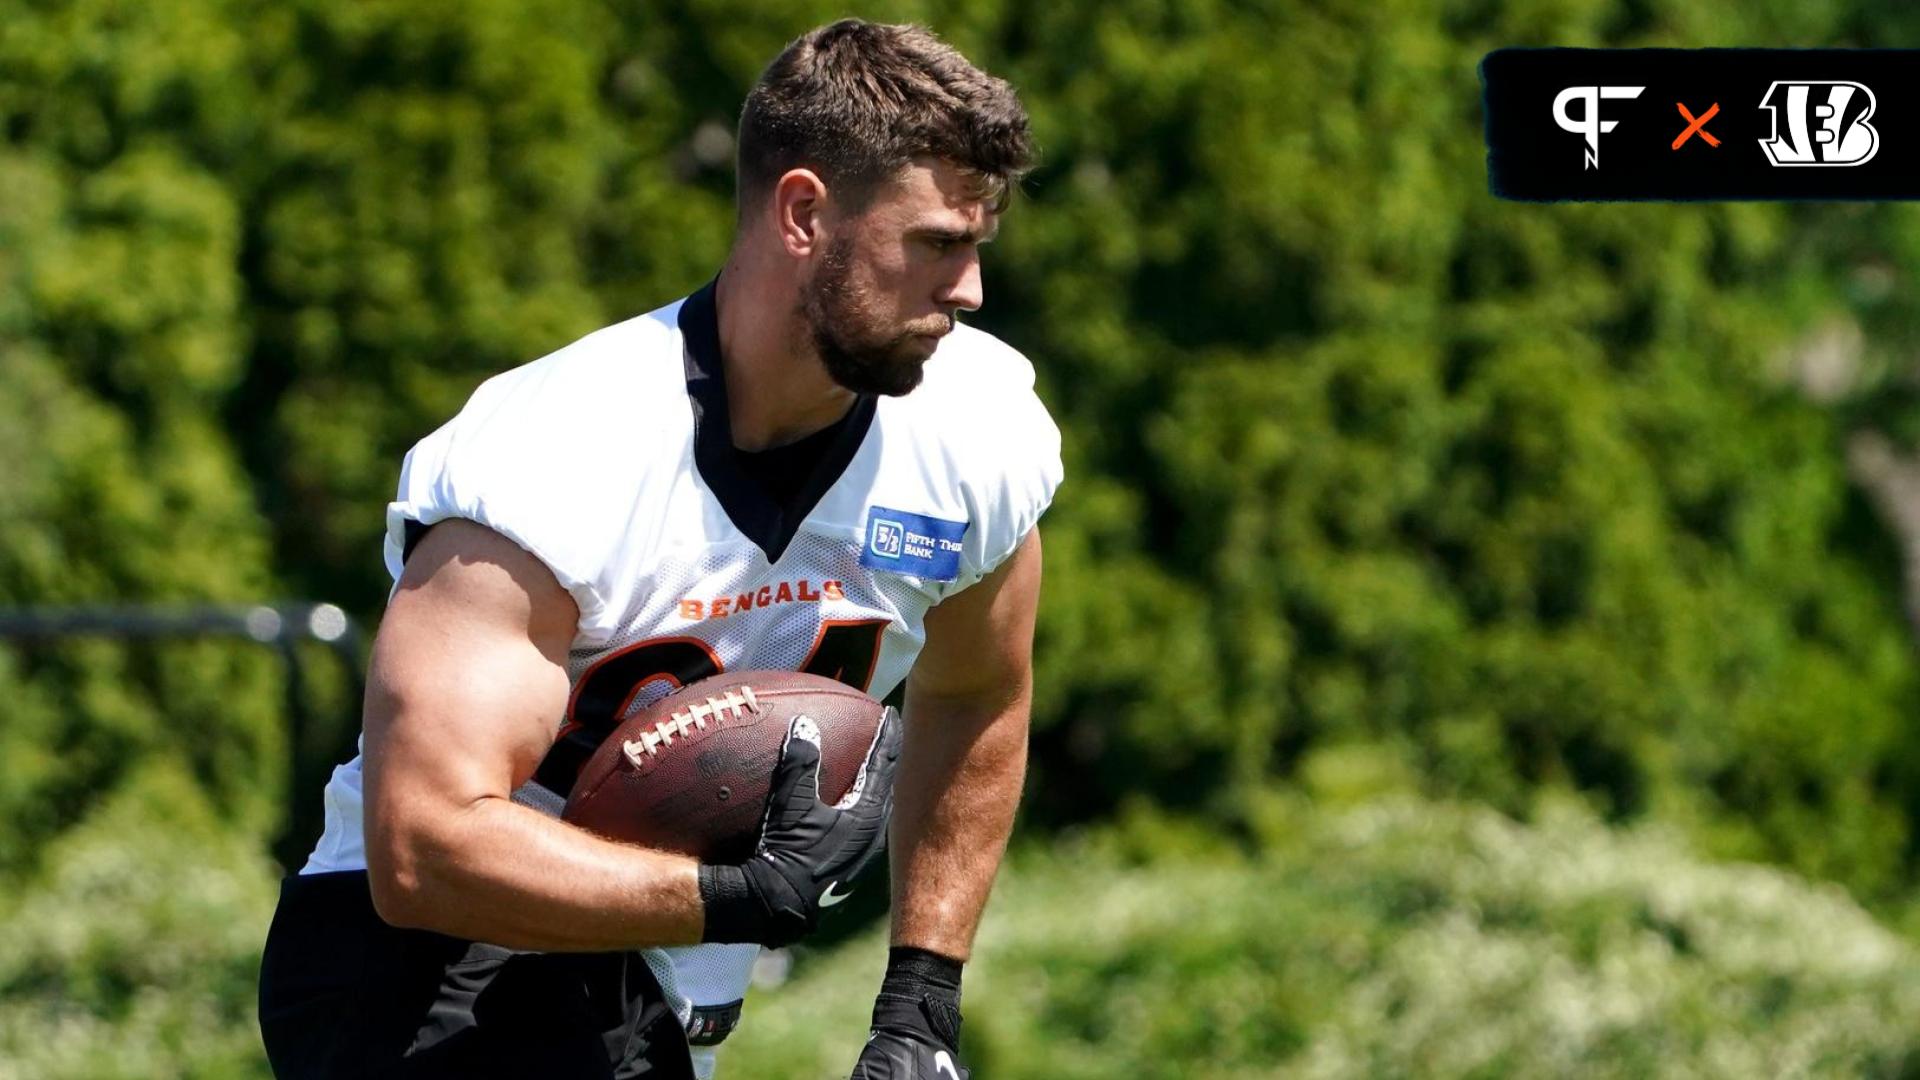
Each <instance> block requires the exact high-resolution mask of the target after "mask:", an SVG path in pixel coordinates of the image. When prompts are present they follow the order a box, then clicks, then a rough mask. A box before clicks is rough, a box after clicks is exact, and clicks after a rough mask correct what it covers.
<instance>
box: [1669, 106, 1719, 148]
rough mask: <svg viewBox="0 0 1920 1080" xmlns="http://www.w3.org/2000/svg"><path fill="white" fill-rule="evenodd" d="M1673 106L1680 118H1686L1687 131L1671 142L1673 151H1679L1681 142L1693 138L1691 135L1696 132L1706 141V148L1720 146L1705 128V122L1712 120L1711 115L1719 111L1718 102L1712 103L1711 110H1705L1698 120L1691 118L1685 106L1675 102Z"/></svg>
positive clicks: (1711, 133)
mask: <svg viewBox="0 0 1920 1080" xmlns="http://www.w3.org/2000/svg"><path fill="white" fill-rule="evenodd" d="M1673 105H1674V107H1675V108H1677V109H1679V110H1680V115H1681V116H1684V117H1686V118H1687V130H1685V131H1683V132H1681V133H1680V137H1679V138H1677V139H1675V140H1673V148H1674V149H1675V150H1678V149H1680V144H1681V143H1683V142H1686V141H1687V140H1688V139H1689V138H1691V137H1692V136H1693V133H1694V132H1696V131H1697V132H1699V133H1700V137H1701V138H1703V139H1705V140H1707V145H1708V146H1719V145H1720V140H1719V139H1716V138H1714V137H1713V132H1711V131H1708V130H1707V128H1706V123H1707V121H1709V120H1711V119H1713V114H1714V113H1717V112H1719V111H1720V103H1719V102H1717V101H1716V102H1714V103H1713V105H1712V107H1711V108H1709V109H1707V111H1706V112H1703V113H1701V114H1700V118H1699V119H1698V120H1695V119H1694V118H1693V114H1692V113H1690V112H1688V111H1687V107H1686V106H1685V105H1682V104H1680V103H1679V102H1677V101H1676V102H1674V103H1673Z"/></svg>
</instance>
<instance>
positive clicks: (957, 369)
mask: <svg viewBox="0 0 1920 1080" xmlns="http://www.w3.org/2000/svg"><path fill="white" fill-rule="evenodd" d="M926 371H927V376H926V380H925V384H924V386H923V388H922V389H921V390H916V391H915V392H914V393H913V395H911V396H910V397H909V398H908V399H906V400H910V401H915V402H917V404H918V405H919V406H920V407H921V408H923V409H925V410H927V411H928V412H929V413H931V414H933V415H931V416H929V417H928V420H929V421H930V422H933V423H937V424H938V425H939V426H940V427H941V428H942V429H943V433H944V438H942V439H941V440H939V443H940V445H941V446H942V447H943V448H944V450H945V454H946V455H947V456H948V458H949V460H948V461H947V462H946V465H947V469H946V470H945V471H946V473H947V474H948V475H949V476H951V477H953V478H954V480H955V482H956V484H957V487H958V494H959V497H960V499H961V501H962V502H963V503H964V510H965V514H966V520H967V521H969V522H971V523H972V524H971V527H970V528H968V529H967V532H966V535H965V537H964V539H963V540H962V542H961V544H962V548H961V557H960V574H959V576H958V577H957V578H956V579H955V580H954V581H953V582H952V583H951V584H950V585H949V586H948V587H947V588H946V589H945V590H944V595H945V596H951V595H952V594H954V593H956V592H959V591H960V590H962V589H965V588H966V587H967V586H969V585H972V584H973V583H975V582H977V581H979V580H980V579H981V578H983V577H985V576H987V575H988V574H990V573H992V572H993V571H994V569H995V568H997V567H998V566H999V565H1000V564H1001V563H1002V562H1004V561H1005V560H1006V558H1007V557H1008V556H1009V555H1012V554H1013V552H1014V550H1015V549H1017V548H1018V547H1019V546H1020V544H1021V542H1022V541H1024V540H1025V539H1026V538H1027V534H1028V533H1030V532H1032V531H1033V527H1034V526H1035V525H1036V524H1038V523H1039V521H1040V517H1041V515H1042V514H1044V513H1046V511H1047V507H1048V506H1050V505H1051V504H1052V502H1053V496H1054V492H1055V491H1057V490H1058V489H1059V487H1060V482H1061V479H1062V475H1063V471H1064V470H1063V467H1062V465H1061V460H1060V430H1059V428H1058V427H1056V426H1055V425H1054V422H1053V418H1052V417H1051V416H1049V415H1048V413H1047V409H1046V406H1045V405H1043V404H1041V402H1040V398H1039V397H1038V396H1037V395H1036V394H1035V393H1034V376H1033V364H1032V363H1031V362H1030V361H1029V360H1028V359H1027V358H1026V357H1025V356H1023V355H1021V353H1020V352H1019V351H1018V350H1016V349H1014V348H1013V347H1012V346H1010V345H1007V344H1006V343H1004V342H1002V341H1000V340H999V339H998V338H995V337H994V336H992V335H991V334H988V333H985V332H984V331H980V330H976V329H974V328H972V327H969V326H966V325H964V324H962V325H959V326H956V327H955V329H954V332H953V334H952V335H951V339H950V341H947V342H943V343H942V345H941V353H940V354H939V355H938V356H937V357H936V358H935V361H934V362H929V363H928V365H927V368H926Z"/></svg>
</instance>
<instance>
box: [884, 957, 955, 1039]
mask: <svg viewBox="0 0 1920 1080" xmlns="http://www.w3.org/2000/svg"><path fill="white" fill-rule="evenodd" d="M873 1030H875V1031H889V1032H894V1033H897V1034H901V1035H908V1036H912V1037H915V1038H919V1039H921V1040H922V1041H925V1042H929V1043H932V1044H934V1045H936V1046H944V1047H946V1048H947V1049H948V1050H950V1051H958V1050H959V1048H960V961H958V960H955V959H953V958H951V957H947V956H942V955H940V954H939V953H935V952H929V951H927V950H926V949H917V948H913V947H911V946H896V947H894V948H893V949H892V950H891V951H889V952H888V954H887V975H886V978H885V979H883V980H882V981H881V983H880V996H879V997H878V998H876V999H875V1000H874V1003H873Z"/></svg>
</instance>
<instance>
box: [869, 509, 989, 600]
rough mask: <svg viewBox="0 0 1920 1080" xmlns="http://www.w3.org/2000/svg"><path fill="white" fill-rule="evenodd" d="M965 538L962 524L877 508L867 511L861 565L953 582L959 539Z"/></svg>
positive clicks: (958, 556)
mask: <svg viewBox="0 0 1920 1080" xmlns="http://www.w3.org/2000/svg"><path fill="white" fill-rule="evenodd" d="M965 535H967V523H966V522H964V521H943V520H941V519H940V518H932V517H928V516H926V515H925V514H910V513H908V512H907V511H905V510H889V509H887V508H886V507H884V506H876V507H873V508H872V509H870V510H868V511H867V542H866V544H865V546H863V547H862V548H861V549H860V565H861V566H865V567H868V568H869V569H873V570H891V571H892V572H894V573H896V574H911V575H912V576H914V577H918V578H926V579H927V580H929V581H952V580H953V579H955V578H957V577H959V576H960V538H961V537H963V536H965Z"/></svg>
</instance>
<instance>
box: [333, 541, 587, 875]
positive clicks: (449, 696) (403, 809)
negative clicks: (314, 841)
mask: <svg viewBox="0 0 1920 1080" xmlns="http://www.w3.org/2000/svg"><path fill="white" fill-rule="evenodd" d="M577 619H578V611H577V609H576V607H575V605H574V602H573V598H572V597H571V596H569V595H568V594H567V592H566V590H565V589H563V588H561V586H560V584H559V582H557V581H555V580H554V577H553V574H552V573H551V572H550V571H548V570H547V568H546V567H545V566H544V565H542V564H541V563H540V562H539V560H537V559H535V558H534V557H533V556H532V555H530V554H528V553H527V552H526V551H525V550H524V549H522V548H520V547H519V546H518V545H516V544H514V543H513V542H512V541H510V540H508V539H506V538H505V537H503V536H501V535H499V534H498V533H495V532H493V531H492V530H490V529H487V528H485V527H483V526H480V525H476V524H474V523H472V522H469V521H463V520H450V521H445V522H442V523H440V524H438V525H436V526H434V527H433V528H432V529H430V530H429V531H428V532H427V534H426V535H425V536H424V537H422V538H421V540H420V541H419V543H418V544H417V545H415V547H414V550H413V552H412V554H411V555H410V556H409V558H408V560H407V566H406V570H405V572H404V573H403V574H402V575H401V578H400V582H399V585H398V587H397V588H396V589H395V591H394V595H393V598H392V600H391V601H390V602H389V603H388V605H387V612H386V615H385V617H384V618H383V619H382V620H381V624H380V633H379V636H378V637H377V638H376V639H375V642H374V648H373V661H372V665H371V668H370V670H369V672H368V687H367V701H366V717H365V720H366V744H365V761H364V766H365V769H366V780H367V826H366V827H367V841H368V856H369V859H370V860H377V859H379V858H380V857H381V855H382V854H385V855H388V856H392V855H393V853H394V851H395V850H396V848H397V847H403V846H404V843H400V841H402V839H403V838H401V837H398V836H396V835H395V834H396V832H404V831H406V830H407V829H409V828H411V827H413V825H414V824H415V823H418V822H424V821H432V820H435V819H436V818H440V817H444V816H445V815H446V814H448V813H450V812H457V811H458V810H459V809H460V808H461V807H462V806H466V805H471V804H472V803H474V802H475V801H477V800H480V799H485V798H488V797H505V796H507V795H509V794H511V793H512V791H513V790H514V788H516V787H517V786H519V785H520V784H521V783H522V782H524V781H525V780H526V779H527V778H528V777H529V776H531V775H532V773H533V770H534V768H535V767H536V766H537V765H538V764H539V762H540V759H541V757H542V756H543V755H544V754H545V753H546V751H547V749H548V747H549V746H550V745H551V744H552V742H553V736H554V732H555V730H556V727H557V725H558V723H559V719H560V716H561V713H562V712H563V711H564V710H565V708H566V701H567V674H566V655H567V649H568V647H569V646H570V645H571V643H572V641H573V636H574V630H575V627H576V625H577ZM396 869H404V868H396Z"/></svg>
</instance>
